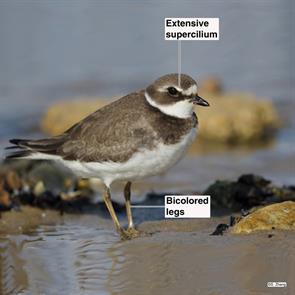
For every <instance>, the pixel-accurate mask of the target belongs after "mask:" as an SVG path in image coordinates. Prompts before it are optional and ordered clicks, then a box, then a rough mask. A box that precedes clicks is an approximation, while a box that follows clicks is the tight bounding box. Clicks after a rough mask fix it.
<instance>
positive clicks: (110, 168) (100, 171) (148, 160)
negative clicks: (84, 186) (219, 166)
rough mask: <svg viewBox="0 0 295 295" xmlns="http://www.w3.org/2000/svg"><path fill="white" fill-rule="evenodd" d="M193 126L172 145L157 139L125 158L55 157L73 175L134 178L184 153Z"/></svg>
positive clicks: (172, 162) (108, 179) (151, 172)
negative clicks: (98, 160)
mask: <svg viewBox="0 0 295 295" xmlns="http://www.w3.org/2000/svg"><path fill="white" fill-rule="evenodd" d="M195 135H196V129H195V128H194V129H192V130H191V131H190V132H189V133H188V134H187V135H185V136H184V137H183V138H182V140H181V141H180V142H179V143H177V144H173V145H164V144H163V143H160V144H159V145H158V146H157V147H156V148H155V149H153V150H142V151H139V152H137V153H136V154H134V155H133V156H132V157H131V158H130V159H129V160H128V161H127V162H124V163H115V162H103V163H96V162H77V161H65V160H62V159H61V158H59V159H57V157H56V156H55V157H54V158H55V160H58V161H59V162H61V164H63V165H64V166H66V167H68V168H69V169H71V170H72V171H73V172H74V173H75V174H76V175H77V176H79V177H84V178H92V177H95V178H100V179H101V180H102V181H103V182H104V183H105V184H106V185H108V186H109V185H110V184H111V183H112V182H114V181H116V180H134V179H140V178H143V177H147V176H152V175H156V174H160V173H162V172H164V171H166V170H167V169H169V168H170V167H172V166H173V165H175V164H176V163H177V162H178V161H179V160H180V159H181V158H182V156H183V155H184V154H185V152H186V150H187V147H188V146H189V144H190V143H191V142H192V141H193V139H194V138H195Z"/></svg>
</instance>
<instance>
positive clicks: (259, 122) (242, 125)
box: [196, 93, 280, 144]
mask: <svg viewBox="0 0 295 295" xmlns="http://www.w3.org/2000/svg"><path fill="white" fill-rule="evenodd" d="M200 95H201V96H202V97H204V98H205V99H208V101H209V102H210V107H209V108H203V109H201V108H197V110H196V111H197V115H198V117H199V122H200V132H199V139H200V140H203V141H209V142H216V143H218V142H219V143H224V144H245V143H253V142H263V141H265V140H266V139H269V138H271V137H273V136H274V134H275V131H276V130H277V129H278V128H279V126H280V120H279V117H278V114H277V112H276V110H275V108H274V106H273V104H272V103H271V102H270V101H267V100H260V99H257V98H256V97H255V96H253V95H247V94H243V93H228V94H222V95H212V94H210V93H208V94H207V93H200Z"/></svg>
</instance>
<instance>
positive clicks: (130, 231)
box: [124, 181, 139, 238]
mask: <svg viewBox="0 0 295 295" xmlns="http://www.w3.org/2000/svg"><path fill="white" fill-rule="evenodd" d="M130 190H131V182H130V181H128V182H127V183H126V185H125V187H124V197H125V204H126V213H127V218H128V229H127V232H126V233H127V234H128V236H129V238H135V237H138V236H139V231H137V230H136V229H135V227H134V224H133V219H132V211H131V204H130V195H131V192H130Z"/></svg>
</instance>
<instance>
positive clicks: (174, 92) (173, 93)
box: [167, 87, 178, 96]
mask: <svg viewBox="0 0 295 295" xmlns="http://www.w3.org/2000/svg"><path fill="white" fill-rule="evenodd" d="M167 90H168V93H169V94H170V95H173V96H175V95H177V94H178V91H177V89H176V88H174V87H169V88H168V89H167Z"/></svg>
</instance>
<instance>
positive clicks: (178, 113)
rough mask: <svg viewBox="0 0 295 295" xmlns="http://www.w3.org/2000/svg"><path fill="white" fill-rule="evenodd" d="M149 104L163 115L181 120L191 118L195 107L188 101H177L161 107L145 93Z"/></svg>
mask: <svg viewBox="0 0 295 295" xmlns="http://www.w3.org/2000/svg"><path fill="white" fill-rule="evenodd" d="M144 96H145V98H146V100H147V102H148V103H149V104H150V105H151V106H153V107H155V108H157V109H158V110H160V111H161V112H162V113H164V114H166V115H169V116H172V117H177V118H181V119H185V118H189V117H191V115H192V114H193V105H192V103H190V102H189V101H188V100H182V101H177V102H175V103H174V104H170V105H161V104H158V103H157V102H155V101H154V100H153V99H152V98H151V97H150V96H149V94H148V93H147V92H145V93H144Z"/></svg>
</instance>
